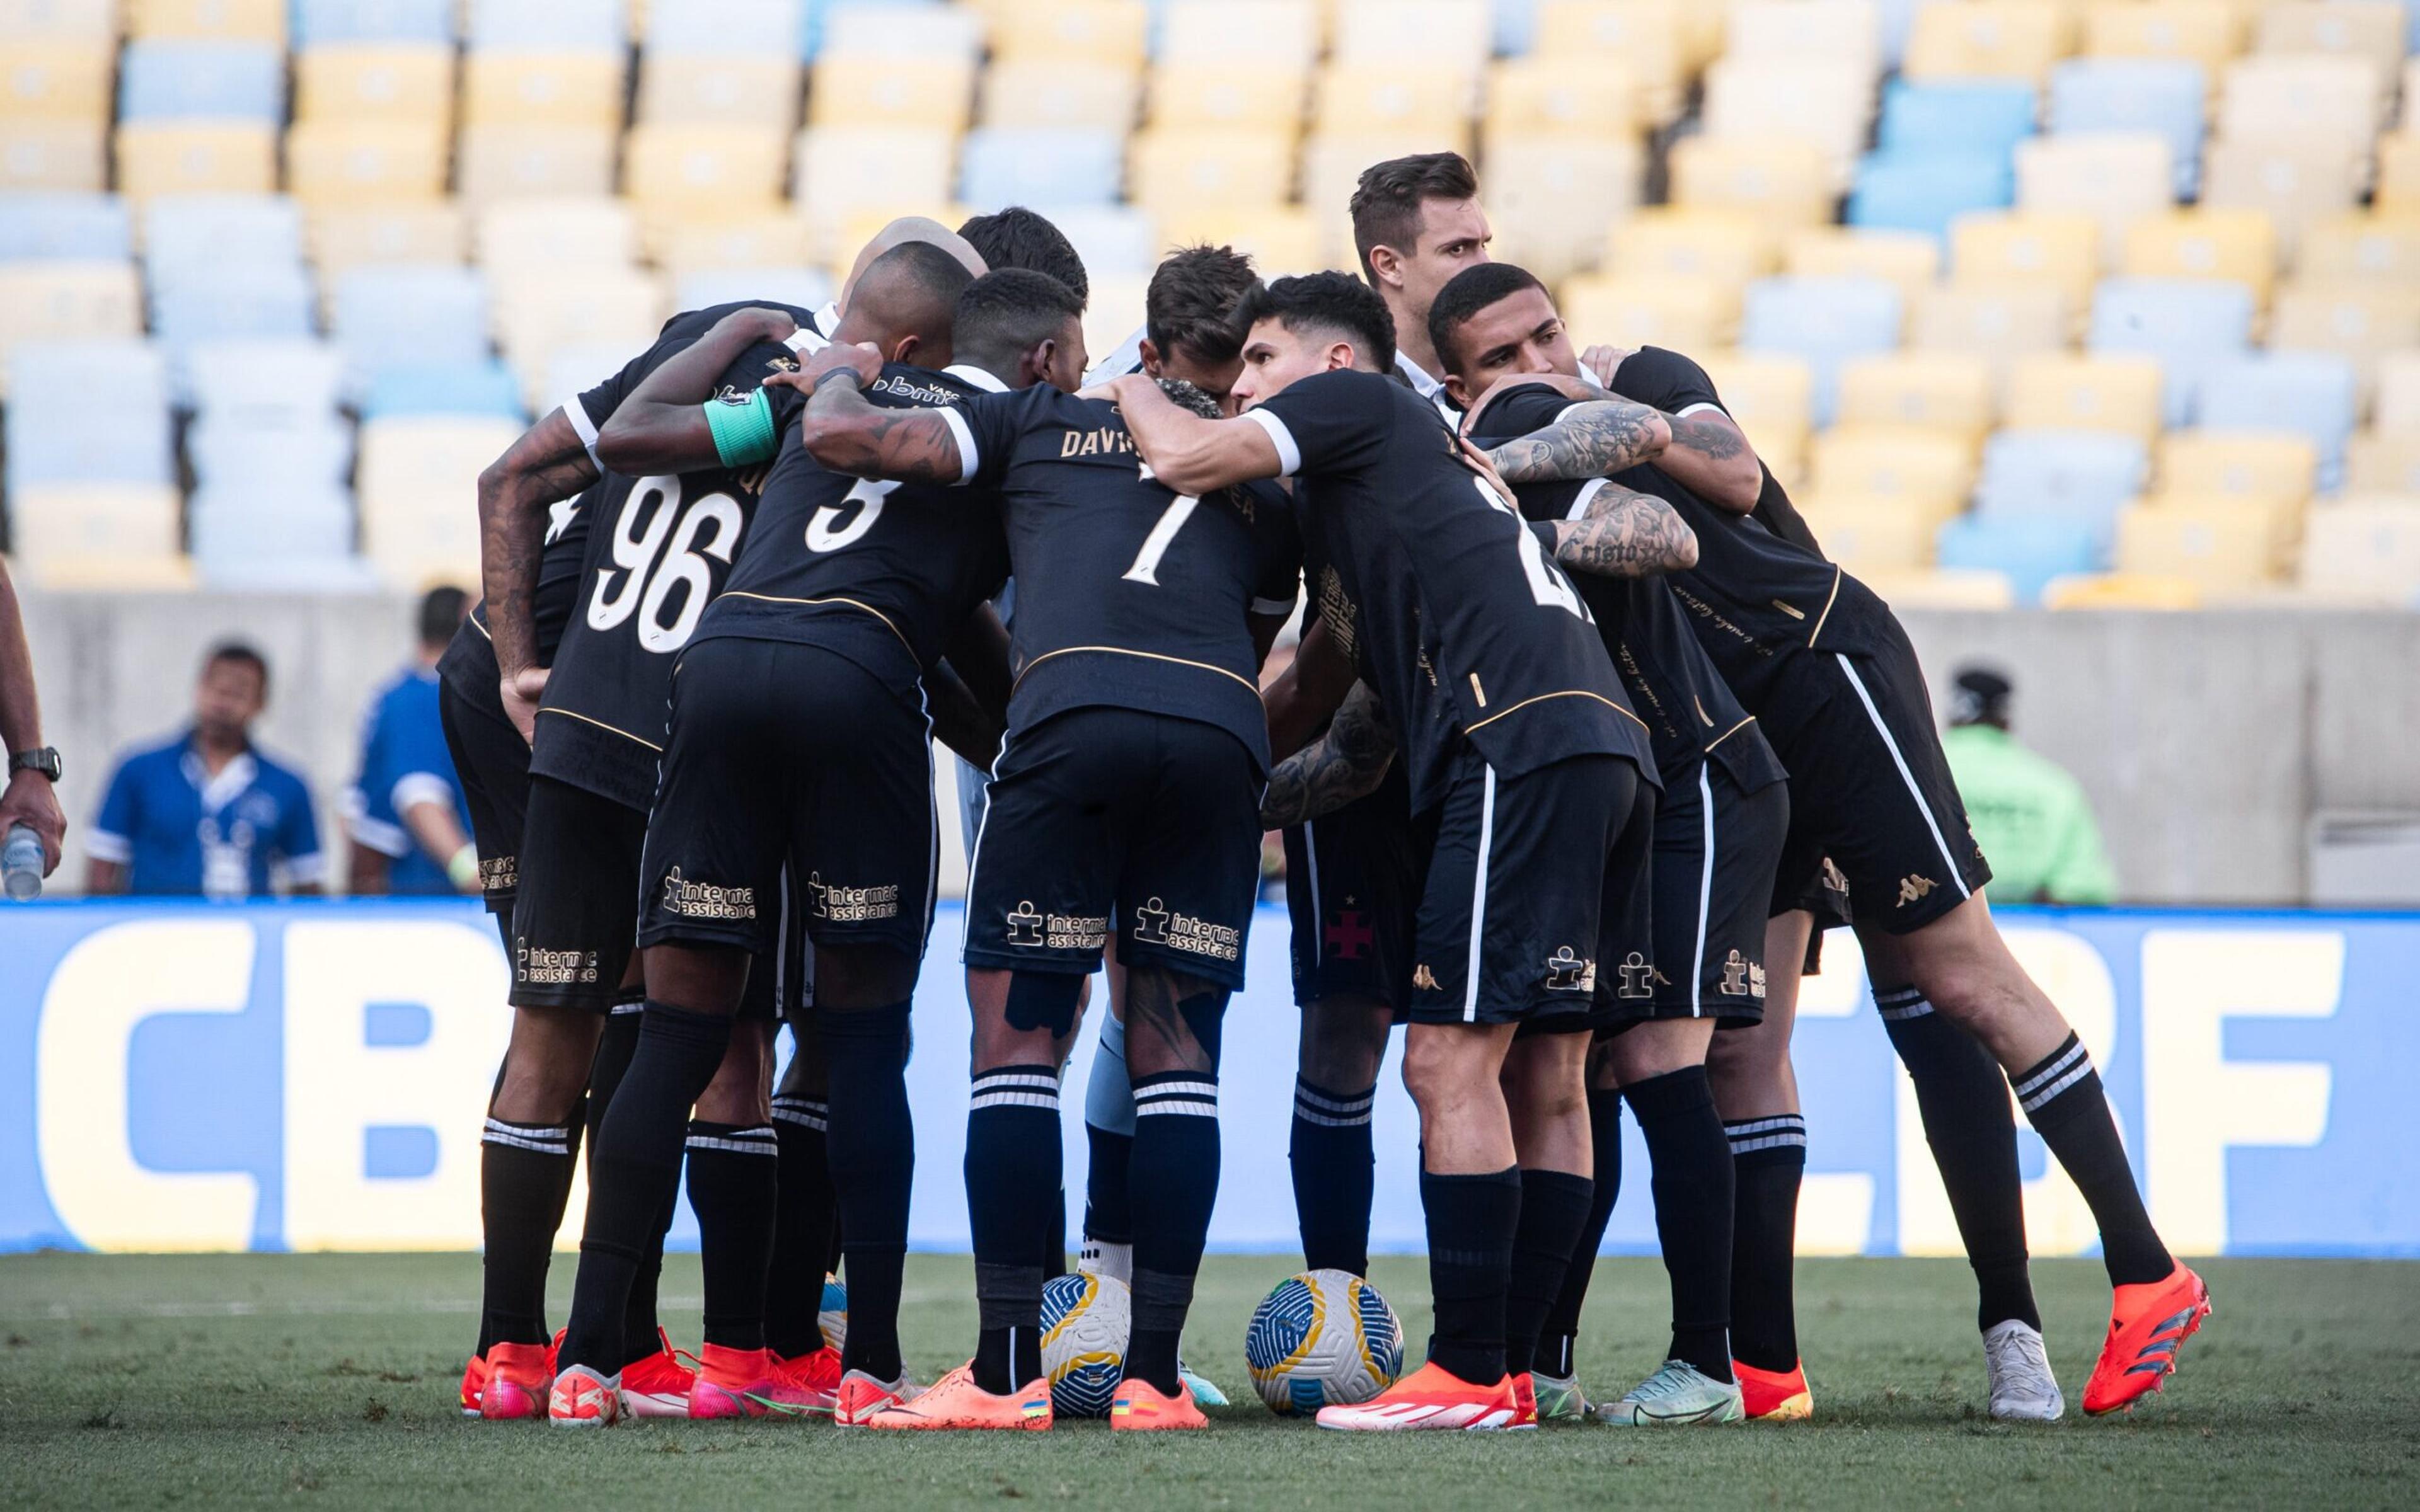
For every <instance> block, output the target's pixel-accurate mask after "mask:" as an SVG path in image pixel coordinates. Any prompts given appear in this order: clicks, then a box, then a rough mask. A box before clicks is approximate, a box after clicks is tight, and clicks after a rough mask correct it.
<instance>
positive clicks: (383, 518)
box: [362, 494, 479, 593]
mask: <svg viewBox="0 0 2420 1512" xmlns="http://www.w3.org/2000/svg"><path fill="white" fill-rule="evenodd" d="M446 502H447V500H446V496H445V495H443V494H430V495H427V496H426V497H424V498H421V499H416V500H413V501H411V505H410V507H409V508H406V509H399V510H394V511H374V510H370V509H366V508H365V509H364V510H363V511H362V557H363V559H364V560H365V561H366V562H368V563H369V564H370V565H371V566H372V567H374V568H376V569H377V571H378V575H379V577H380V579H381V580H383V581H384V582H385V583H386V585H387V586H388V587H389V588H390V589H393V590H395V591H396V592H399V593H419V592H421V591H423V590H425V589H426V588H427V586H428V585H429V584H431V583H436V582H460V581H462V580H464V579H469V578H473V577H475V576H476V574H477V572H478V569H479V541H478V535H477V532H476V531H475V530H473V523H474V522H473V521H469V520H466V519H465V518H464V517H463V514H464V512H463V510H462V508H461V505H460V503H459V502H458V501H457V502H456V503H455V506H454V507H453V508H451V509H448V508H447V507H446Z"/></svg>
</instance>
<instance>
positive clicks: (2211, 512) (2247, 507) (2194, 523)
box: [2110, 500, 2277, 594]
mask: <svg viewBox="0 0 2420 1512" xmlns="http://www.w3.org/2000/svg"><path fill="white" fill-rule="evenodd" d="M2110 561H2111V564H2112V565H2113V566H2115V567H2116V568H2117V570H2118V571H2119V572H2121V573H2143V574H2151V575H2156V576H2160V577H2164V578H2176V579H2182V580H2184V581H2186V582H2189V583H2192V584H2193V585H2194V586H2195V587H2196V588H2199V589H2200V590H2201V591H2202V592H2204V593H2206V594H2233V593H2242V592H2245V591H2247V590H2250V589H2255V588H2258V587H2260V586H2261V585H2263V584H2264V583H2266V582H2268V581H2269V580H2270V579H2272V578H2273V577H2274V576H2275V574H2276V570H2277V558H2276V544H2275V540H2274V537H2273V533H2272V528H2271V522H2270V518H2269V516H2268V512H2267V511H2266V510H2265V509H2264V508H2263V507H2262V506H2260V505H2259V504H2257V503H2246V502H2243V501H2228V500H2212V501H2185V500H2169V501H2161V502H2159V503H2156V504H2135V505H2133V506H2131V507H2129V508H2127V509H2124V510H2121V511H2119V513H2118V548H2117V550H2116V551H2114V552H2113V553H2112V554H2111V558H2110Z"/></svg>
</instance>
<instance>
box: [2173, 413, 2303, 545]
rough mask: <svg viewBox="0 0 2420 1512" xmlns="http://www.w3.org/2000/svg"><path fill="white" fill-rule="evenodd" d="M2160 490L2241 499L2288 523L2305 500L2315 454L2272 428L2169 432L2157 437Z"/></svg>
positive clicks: (2193, 496) (2295, 438)
mask: <svg viewBox="0 0 2420 1512" xmlns="http://www.w3.org/2000/svg"><path fill="white" fill-rule="evenodd" d="M2159 455H2160V461H2159V472H2158V478H2159V492H2160V495H2161V496H2162V497H2167V498H2181V499H2243V500H2250V501H2256V502H2258V503H2262V504H2266V505H2268V506H2270V508H2271V509H2272V510H2273V511H2274V512H2276V514H2277V515H2278V516H2279V517H2281V518H2282V519H2283V520H2285V521H2287V522H2290V521H2292V520H2293V519H2294V518H2296V517H2299V515H2300V514H2301V512H2302V509H2303V506H2304V504H2305V503H2307V502H2309V501H2310V497H2311V487H2312V485H2313V483H2314V481H2315V479H2316V477H2317V474H2318V471H2319V454H2318V453H2317V452H2316V451H2314V450H2313V449H2312V446H2311V443H2310V442H2309V441H2308V440H2305V439H2304V438H2303V437H2300V436H2290V435H2286V434H2282V433H2279V432H2275V431H2257V430H2189V431H2172V432H2170V433H2169V434H2168V435H2167V436H2165V437H2164V438H2162V439H2161V441H2160V454H2159Z"/></svg>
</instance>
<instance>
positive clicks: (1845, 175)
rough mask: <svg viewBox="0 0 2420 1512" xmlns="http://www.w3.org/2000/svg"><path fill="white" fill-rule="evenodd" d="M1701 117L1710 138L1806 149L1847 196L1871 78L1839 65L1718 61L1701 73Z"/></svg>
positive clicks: (1861, 143)
mask: <svg viewBox="0 0 2420 1512" xmlns="http://www.w3.org/2000/svg"><path fill="white" fill-rule="evenodd" d="M1704 115H1705V123H1706V134H1707V135H1708V136H1715V137H1741V138H1746V139H1751V140H1753V139H1757V138H1796V139H1798V140H1801V141H1805V142H1807V143H1811V144H1812V145H1814V146H1815V147H1819V148H1821V149H1822V150H1823V155H1824V159H1825V161H1826V162H1828V163H1829V164H1830V165H1831V169H1832V187H1833V189H1834V190H1835V191H1836V192H1845V191H1846V190H1847V189H1848V187H1849V178H1850V174H1851V171H1852V170H1853V169H1854V166H1855V164H1856V160H1857V155H1858V153H1859V152H1860V151H1862V150H1863V149H1864V147H1865V144H1866V136H1867V132H1868V130H1869V128H1870V127H1871V126H1872V125H1873V116H1874V76H1873V74H1872V72H1871V71H1870V70H1869V69H1865V68H1863V67H1861V66H1860V65H1857V64H1854V63H1846V62H1842V61H1840V60H1838V59H1837V58H1825V57H1810V58H1787V57H1748V58H1737V57H1730V58H1724V59H1722V60H1720V61H1718V62H1717V63H1715V65H1714V67H1713V68H1711V69H1707V70H1706V100H1705V112H1704Z"/></svg>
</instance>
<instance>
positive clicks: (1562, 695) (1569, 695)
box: [1462, 687, 1647, 735]
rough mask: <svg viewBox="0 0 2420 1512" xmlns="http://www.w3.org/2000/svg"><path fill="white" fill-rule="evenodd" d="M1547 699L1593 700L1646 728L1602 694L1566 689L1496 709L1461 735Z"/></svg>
mask: <svg viewBox="0 0 2420 1512" xmlns="http://www.w3.org/2000/svg"><path fill="white" fill-rule="evenodd" d="M1548 699H1594V700H1596V701H1597V702H1599V703H1602V704H1604V705H1605V706H1606V708H1608V709H1611V710H1612V711H1613V712H1614V713H1616V714H1619V715H1621V717H1623V718H1626V719H1628V720H1629V721H1630V722H1631V723H1632V724H1635V725H1637V727H1638V728H1639V729H1641V730H1645V729H1646V728H1647V721H1646V720H1644V719H1642V718H1640V717H1638V716H1637V714H1635V713H1633V712H1632V711H1630V710H1628V709H1625V708H1623V707H1622V706H1621V704H1619V703H1616V702H1613V700H1611V699H1609V698H1606V696H1605V695H1604V694H1602V693H1591V692H1590V691H1589V690H1588V689H1587V688H1584V687H1567V688H1565V689H1563V691H1561V692H1559V693H1541V694H1539V695H1538V696H1537V697H1536V698H1527V699H1523V700H1522V701H1521V702H1518V703H1515V704H1513V705H1512V707H1511V708H1509V709H1498V710H1497V711H1496V712H1495V713H1494V714H1491V715H1489V716H1488V717H1486V718H1484V719H1481V720H1480V721H1479V723H1478V724H1473V725H1466V726H1465V727H1464V728H1463V732H1462V733H1464V734H1466V735H1467V734H1471V733H1475V732H1476V731H1478V730H1479V729H1480V728H1481V726H1483V725H1491V724H1494V723H1495V722H1496V721H1497V720H1498V719H1501V718H1503V717H1505V716H1506V715H1508V714H1518V713H1520V712H1521V711H1522V710H1523V709H1526V708H1528V706H1529V705H1530V704H1532V703H1544V702H1546V701H1547V700H1548Z"/></svg>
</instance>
